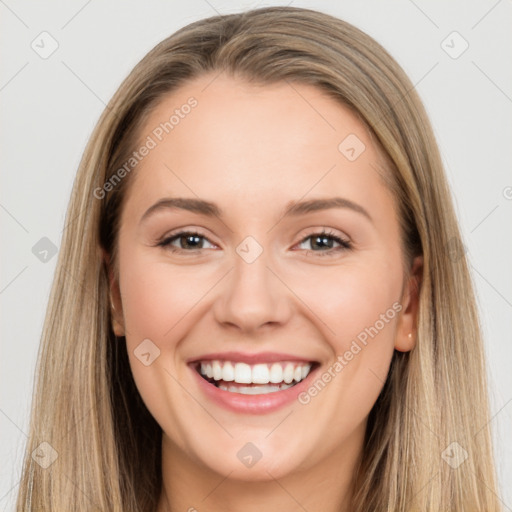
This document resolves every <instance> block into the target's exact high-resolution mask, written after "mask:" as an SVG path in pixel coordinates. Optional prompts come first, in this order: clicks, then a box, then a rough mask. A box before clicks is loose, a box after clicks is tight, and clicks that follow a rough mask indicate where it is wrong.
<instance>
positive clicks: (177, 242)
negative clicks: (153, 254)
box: [157, 231, 216, 252]
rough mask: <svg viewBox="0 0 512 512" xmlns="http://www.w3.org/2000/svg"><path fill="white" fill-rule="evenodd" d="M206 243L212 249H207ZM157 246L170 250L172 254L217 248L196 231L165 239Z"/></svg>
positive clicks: (177, 234) (181, 232)
mask: <svg viewBox="0 0 512 512" xmlns="http://www.w3.org/2000/svg"><path fill="white" fill-rule="evenodd" d="M205 242H206V243H207V244H210V245H211V246H212V247H205ZM157 245H158V246H160V247H165V248H168V249H169V250H170V251H171V252H194V251H197V250H199V249H211V248H216V246H215V245H214V244H212V243H211V242H210V241H209V240H208V239H207V238H206V237H205V236H203V235H202V234H201V233H197V232H195V231H180V232H179V233H175V234H173V235H171V236H168V237H166V238H164V239H163V240H162V241H160V242H159V243H158V244H157Z"/></svg>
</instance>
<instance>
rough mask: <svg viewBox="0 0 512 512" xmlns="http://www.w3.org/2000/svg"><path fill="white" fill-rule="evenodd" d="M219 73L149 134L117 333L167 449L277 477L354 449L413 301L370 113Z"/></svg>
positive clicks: (130, 223)
mask: <svg viewBox="0 0 512 512" xmlns="http://www.w3.org/2000/svg"><path fill="white" fill-rule="evenodd" d="M212 79H213V76H203V77H201V78H199V79H196V80H194V81H193V82H189V83H187V84H186V85H185V86H183V87H182V88H181V89H179V90H177V91H175V92H173V93H172V94H169V95H168V96H166V97H165V98H163V100H162V102H161V103H160V104H159V105H158V106H157V108H155V109H154V110H153V112H152V113H151V116H150V117H149V119H148V120H147V123H146V125H145V127H144V129H143V130H142V132H141V138H140V141H141V146H142V145H143V144H144V145H145V146H146V147H147V148H149V149H148V150H147V151H144V150H139V157H140V161H138V163H137V165H136V168H135V170H134V171H132V172H133V175H132V176H130V177H129V178H125V179H130V180H132V182H131V183H130V187H129V191H128V194H127V196H126V198H125V203H124V207H123V211H122V216H121V224H120V231H119V246H118V248H119V253H118V254H119V259H118V265H119V267H118V269H119V282H118V283H115V282H114V283H113V285H112V291H113V294H114V297H115V301H116V306H117V307H116V310H117V311H118V315H119V316H118V317H117V329H118V330H119V333H118V334H124V335H125V336H126V343H127V348H128V354H129V358H130V365H131V369H132V372H133V376H134V378H135V381H136V384H137V387H138V389H139V392H140V394H141V396H142V398H143V400H144V402H145V403H146V405H147V407H148V409H149V411H150V412H151V414H152V415H153V416H154V418H155V419H156V421H157V422H158V423H159V424H160V426H161V427H162V429H163V435H164V444H166V445H167V446H168V447H169V449H171V450H172V451H173V452H174V453H175V454H179V455H177V456H180V457H182V458H183V460H187V461H188V463H191V464H193V465H196V466H197V467H201V468H208V469H209V470H213V471H215V472H218V473H220V474H222V475H226V474H228V473H230V472H231V476H232V477H233V478H239V479H246V480H258V479H262V480H263V479H267V478H268V472H270V473H271V474H272V475H273V476H274V477H275V478H280V477H283V476H286V475H289V474H293V473H294V472H298V471H304V470H308V469H310V468H313V467H315V466H318V465H321V464H322V465H326V464H328V461H334V460H337V461H338V462H339V460H340V459H343V457H344V455H346V454H347V453H352V452H354V451H357V450H359V449H360V447H361V443H362V439H363V436H364V429H365V425H366V419H367V416H368V413H369V412H370V410H371V408H372V406H373V405H374V403H375V401H376V399H377V397H378V395H379V392H380V391H381V389H382V387H383V383H384V381H385V379H386V375H387V371H388V368H389V364H390V361H391V358H392V355H393V351H394V350H395V349H397V350H402V351H406V350H410V349H411V348H412V344H413V339H411V338H410V337H408V334H409V333H410V332H411V331H412V330H413V328H414V315H415V297H414V294H413V293H412V292H411V290H412V286H411V285H410V282H409V280H408V279H407V278H405V277H404V275H405V274H404V271H405V273H406V272H407V270H408V268H406V267H405V266H404V265H405V263H404V261H403V258H402V250H401V247H402V246H401V238H400V231H399V222H398V218H397V213H396V210H397V209H396V204H395V201H394V198H393V196H392V194H391V193H390V191H389V189H388V188H387V187H386V185H385V183H384V180H383V179H382V173H383V172H386V171H385V170H383V165H382V161H381V158H380V156H379V153H378V151H377V149H376V148H375V146H374V143H373V142H372V139H371V137H370V135H369V134H368V131H367V129H366V128H365V127H364V125H363V124H362V123H361V122H360V121H359V120H358V119H357V118H356V117H355V116H354V115H353V114H352V113H351V112H350V111H349V110H348V109H347V108H345V107H344V106H342V105H340V104H338V103H337V102H335V101H334V100H333V99H331V98H329V97H328V96H326V95H325V94H324V93H323V92H322V91H321V90H319V89H317V88H315V87H313V86H308V85H298V84H294V85H293V88H292V87H291V86H290V85H288V84H286V83H280V84H276V85H266V86H256V85H250V84H248V83H246V82H244V81H243V80H241V79H234V78H229V77H227V76H223V75H221V76H218V77H217V78H216V79H215V80H213V81H212ZM186 105H188V107H186ZM173 115H174V118H171V116H173ZM166 122H167V125H166V124H165V123H166ZM143 153H144V154H143ZM201 372H202V373H203V374H205V375H204V376H202V375H201ZM248 443H250V444H248ZM259 457H261V458H259ZM258 458H259V460H257V459H258ZM254 460H257V463H256V464H254Z"/></svg>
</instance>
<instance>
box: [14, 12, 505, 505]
mask: <svg viewBox="0 0 512 512" xmlns="http://www.w3.org/2000/svg"><path fill="white" fill-rule="evenodd" d="M221 71H225V72H227V73H231V74H233V75H236V76H240V77H243V78H245V79H247V80H250V81H253V82H257V83H261V84H266V83H272V82H279V81H288V82H299V83H307V84H312V85H315V86H317V87H319V88H321V89H322V90H324V91H325V92H327V93H328V94H329V95H330V96H331V97H332V98H335V99H336V100H337V101H339V102H341V103H343V104H344V105H346V106H348V107H350V108H351V109H352V110H353V111H355V112H356V113H357V114H358V116H359V117H360V119H361V120H362V122H364V123H365V124H366V125H367V126H368V128H369V130H370V132H371V133H372V134H373V136H374V138H375V140H376V143H377V144H378V145H379V146H380V149H381V151H382V153H383V154H384V156H385V157H386V159H387V161H388V167H389V170H390V175H391V176H392V179H391V182H390V186H391V188H392V190H393V192H394V195H395V197H396V202H397V205H398V208H399V211H400V219H401V228H402V235H403V243H404V249H405V254H406V256H407V257H408V258H409V260H408V261H410V258H412V257H413V256H414V255H417V254H422V255H423V258H424V269H423V279H422V284H421V291H420V305H419V319H418V326H417V345H416V347H415V348H414V349H413V350H412V351H411V352H409V353H401V352H395V354H394V356H393V360H392V363H391V368H390V372H389V375H388V378H387V381H386V383H385V385H384V388H383V390H382V393H381V394H380V396H379V398H378V400H377V402H376V404H375V406H374V407H373V409H372V411H371V413H370V417H369V419H368V426H367V432H366V440H365V445H364V449H363V454H362V463H361V465H360V467H359V468H358V472H357V474H356V475H355V477H354V482H355V489H354V500H353V504H352V508H351V510H352V511H360V512H363V511H365V512H368V511H373V510H377V511H390V512H391V511H393V512H397V511H400V512H405V511H412V510H415V511H416V510H417V511H422V512H426V511H432V512H439V511H445V510H450V511H456V512H463V511H464V512H467V511H471V510H482V511H483V510H485V511H486V512H493V511H498V510H500V506H499V500H498V498H497V497H496V493H497V484H496V477H495V469H494V463H493V457H492V446H491V436H490V432H489V411H488V397H487V382H486V375H485V364H484V353H483V346H482V340H481V334H480V328H479V323H478V317H477V312H476V306H475V300H474V293H473V289H472V284H471V280H470V277H469V272H468V265H467V262H466V259H465V255H464V251H463V250H461V247H462V246H461V243H460V234H459V228H458V225H457V221H456V217H455V214H454V210H453V207H452V200H451V197H450V192H449V189H448V186H447V182H446V178H445V176H444V171H443V167H442V163H441V159H440V155H439V152H438V149H437V145H436V141H435V138H434V135H433V133H432V129H431V127H430V123H429V121H428V119H427V116H426V114H425V111H424V108H423V106H422V103H421V101H420V99H419V97H418V96H417V94H416V92H415V90H414V87H413V85H412V84H411V82H410V81H409V79H408V78H407V76H406V75H405V74H404V72H403V70H402V69H401V68H400V66H399V65H398V64H397V63H396V62H395V61H394V60H393V59H392V58H391V57H390V56H389V54H388V53H387V52H386V51H385V50H384V49H383V48H382V47H381V46H380V45H379V44H377V43H376V42H375V41H374V40H373V39H372V38H371V37H369V36H368V35H366V34H364V33H363V32H361V31H360V30H358V29H356V28H355V27H353V26H351V25H350V24H348V23H346V22H344V21H341V20H339V19H336V18H334V17H331V16H328V15H326V14H323V13H319V12H316V11H312V10H307V9H300V8H292V7H271V8H262V9H256V10H252V11H248V12H244V13H240V14H232V15H227V16H216V17H212V18H209V19H205V20H201V21H198V22H195V23H192V24H190V25H188V26H186V27H184V28H182V29H180V30H179V31H178V32H176V33H175V34H174V35H172V36H171V37H169V38H167V39H165V40H164V41H163V42H161V43H160V44H158V45H157V46H156V47H155V48H154V49H153V50H152V51H151V52H149V53H148V55H147V56H146V57H145V58H144V59H143V60H142V61H141V62H140V63H139V64H138V65H137V66H136V67H135V68H134V70H133V71H132V72H131V73H130V75H129V76H128V77H127V78H126V79H125V81H124V82H123V83H122V85H121V86H120V88H119V89H118V91H117V92H116V94H115V95H114V97H113V98H112V100H111V101H110V103H109V104H108V106H107V108H106V109H105V111H104V112H103V114H102V116H101V118H100V120H99V122H98V124H97V126H96V128H95V130H94V132H93V134H92V136H91V139H90V141H89V143H88V145H87V148H86V150H85V153H84V156H83V159H82V161H81V163H80V167H79V169H78V173H77V177H76V180H75V184H74V188H73V192H72V197H71V200H70V204H69V208H68V212H67V217H66V229H65V233H64V236H63V240H62V245H61V249H60V254H59V260H58V264H57V270H56V273H55V278H54V283H53V288H52V292H51V297H50V301H49V307H48V311H47V315H46V321H45V325H44V331H43V335H42V341H41V346H40V352H39V357H38V365H37V374H36V381H35V393H34V399H33V405H32V412H31V423H30V435H29V439H28V443H27V452H26V457H25V461H24V466H23V475H22V480H21V484H20V490H19V495H18V501H17V511H18V512H22V511H23V512H26V511H42V510H44V511H55V512H62V511H64V510H65V511H67V512H74V511H80V512H84V511H86V510H92V509H96V508H97V509H99V510H105V511H106V510H108V511H120V512H130V511H144V512H154V510H155V508H156V505H157V502H158V498H159V495H160V491H161V485H162V482H161V478H162V475H161V460H160V457H161V453H160V450H161V429H160V427H159V426H158V424H157V423H156V421H155V420H154V418H153V417H152V416H151V415H150V414H149V412H148V410H147V409H146V407H145V405H144V403H143V402H142V399H141V397H140V395H139V393H138V391H137V389H136V386H135V383H134V380H133V377H132V375H131V371H130V367H129V364H128V356H127V353H126V344H125V343H124V340H123V339H122V338H116V336H115V335H114V333H113V331H112V327H111V321H112V318H111V311H110V306H109V277H108V272H107V268H106V265H105V262H104V258H103V254H102V249H103V250H105V251H106V252H107V253H108V254H110V255H112V258H113V260H114V261H115V259H116V251H115V250H116V240H117V232H118V227H119V226H118V221H119V216H120V212H121V208H122V205H123V197H124V196H125V193H126V187H127V186H128V184H129V183H130V181H131V180H132V177H131V176H127V177H126V178H124V179H123V180H122V181H121V182H120V183H119V184H117V185H116V186H115V187H110V188H111V190H108V192H105V193H104V194H103V195H104V197H101V198H100V199H98V197H97V196H98V193H95V191H97V190H106V188H104V184H105V183H106V182H107V181H108V180H109V179H110V178H111V177H112V176H113V174H114V173H115V172H116V170H118V169H119V166H120V165H121V164H122V162H124V161H126V159H127V157H128V156H129V155H130V154H131V152H133V150H134V149H135V147H136V143H137V138H138V137H140V129H141V126H142V124H143V122H144V120H145V119H146V118H147V115H148V113H149V111H150V109H152V108H154V107H155V105H156V104H157V103H158V102H159V101H160V100H161V99H162V97H163V96H164V95H165V94H167V93H169V92H170V91H172V90H174V89H176V88H177V87H178V86H181V85H183V84H185V83H186V82H187V80H190V79H192V78H195V77H197V76H199V75H201V74H204V73H207V72H221ZM44 442H46V443H49V445H50V446H51V449H50V447H49V446H48V445H43V446H40V445H41V443H44ZM452 443H457V444H452ZM38 447H39V448H38ZM36 449H39V450H43V452H44V453H46V454H47V455H46V457H47V459H48V457H50V459H51V454H53V455H55V454H56V455H57V458H56V460H55V461H54V462H53V464H51V465H50V466H49V467H47V468H44V467H42V466H41V465H40V464H38V463H37V462H36V459H37V457H33V456H32V454H33V452H34V450H36ZM45 450H46V451H45ZM51 450H54V452H53V451H51ZM48 454H50V455H48ZM454 456H455V458H456V459H457V460H458V461H459V462H460V461H462V460H463V462H462V463H461V464H460V465H458V467H455V466H456V465H455V464H452V463H450V462H451V460H453V458H454ZM466 456H467V458H466ZM464 459H465V460H464Z"/></svg>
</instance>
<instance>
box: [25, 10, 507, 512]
mask: <svg viewBox="0 0 512 512" xmlns="http://www.w3.org/2000/svg"><path fill="white" fill-rule="evenodd" d="M67 222H69V223H70V224H69V227H68V228H67V230H66V233H65V236H64V239H63V243H62V248H61V253H60V257H59V258H60V259H59V263H58V268H57V273H56V277H55V283H54V287H53V291H52V296H51V299H50V306H49V309H48V313H47V321H46V325H45V328H44V335H43V340H42V348H41V353H40V360H39V374H38V382H37V391H36V395H35V399H34V405H33V411H32V426H31V432H30V439H29V443H28V451H27V453H28V455H27V457H26V461H25V465H24V473H23V479H22V483H21V486H20V493H19V498H18V510H19V511H22V510H23V511H26V510H55V511H57V510H70V511H71V510H73V511H74V510H76V511H83V510H93V509H94V510H95V509H98V510H116V511H117V510H119V511H139V510H140V511H142V510H144V511H157V512H164V511H174V510H191V511H192V510H199V511H201V510H209V511H215V510H245V511H252V510H261V509H262V508H265V509H268V510H287V511H292V510H310V511H312V510H322V511H369V510H377V511H381V510H388V511H404V512H405V511H410V510H418V511H436V512H437V511H439V510H451V511H468V510H485V511H497V510H499V504H498V503H499V502H498V499H497V498H496V494H495V493H496V483H495V475H494V467H493V461H492V448H491V442H490V434H489V430H488V420H489V413H488V405H487V394H486V393H487V392H486V380H485V373H484V363H483V350H482V342H481V338H480V334H479V326H478V320H477V315H476V309H475V301H474V297H473V291H472V286H471V282H470V279H469V273H468V268H467V264H466V261H465V257H464V253H463V251H461V250H460V242H459V236H460V235H459V230H458V227H457V223H456V220H455V215H454V212H453V208H452V203H451V199H450V195H449V190H448V187H447V184H446V180H445V177H444V173H443V169H442V165H441V160H440V157H439V153H438V150H437V147H436V143H435V140H434V137H433V134H432V130H431V128H430V125H429V122H428V120H427V118H426V115H425V112H424V110H423V107H422V105H421V102H420V100H419V98H418V97H417V95H416V93H415V92H414V89H413V86H412V84H411V83H410V81H409V80H408V78H407V77H406V76H405V75H404V72H403V71H402V70H401V69H400V67H399V66H398V64H397V63H396V62H395V61H394V60H393V59H392V58H391V57H390V56H389V55H388V54H387V53H386V52H385V50H384V49H382V48H381V47H380V46H379V45H378V44H377V43H376V42H375V41H373V40H372V39H371V38H370V37H369V36H367V35H365V34H363V33H362V32H361V31H359V30H358V29H356V28H354V27H352V26H351V25H349V24H347V23H345V22H343V21H340V20H337V19H335V18H332V17H330V16H328V15H325V14H321V13H318V12H315V11H310V10H305V9H298V8H290V7H288V8H286V7H278V8H264V9H258V10H254V11H250V12H246V13H242V14H236V15H229V16H222V17H214V18H210V19H206V20H202V21H199V22H196V23H193V24H191V25H189V26H187V27H185V28H183V29H181V30H179V31H178V32H177V33H176V34H174V35H173V36H171V37H169V38H168V39H166V40H165V41H163V42H162V43H160V44H159V45H157V46H156V47H155V48H154V49H153V50H152V51H151V52H150V53H149V54H148V55H147V56H146V57H145V58H144V59H143V60H142V61H141V62H140V63H139V64H138V65H137V66H136V67H135V69H134V70H133V72H132V73H131V74H130V75H129V76H128V78H127V79H126V80H125V81H124V83H123V84H122V85H121V87H120V88H119V90H118V91H117V93H116V94H115V96H114V97H113V99H112V100H111V102H110V103H109V105H108V108H107V109H106V110H105V112H104V114H103V116H102V117H101V119H100V121H99V123H98V126H97V127H96V129H95V132H94V133H93V136H92V137H91V140H90V142H89V144H88V146H87V149H86V151H85V155H84V157H83V160H82V163H81V165H80V169H79V171H78V175H77V179H76V183H75V187H74V191H73V194H72V198H71V203H70V207H69V211H68V220H67ZM460 297H464V301H463V302H461V300H460ZM38 459H39V460H38ZM41 461H43V462H41Z"/></svg>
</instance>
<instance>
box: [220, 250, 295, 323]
mask: <svg viewBox="0 0 512 512" xmlns="http://www.w3.org/2000/svg"><path fill="white" fill-rule="evenodd" d="M269 267H270V268H269ZM274 267H276V265H273V264H272V262H271V261H270V258H268V257H267V253H266V251H263V253H262V254H261V255H260V256H259V257H258V258H257V259H256V260H255V261H253V262H252V263H248V262H247V261H245V260H244V259H243V258H242V257H239V256H238V255H237V254H235V258H234V268H233V270H232V271H231V272H229V274H228V275H227V276H226V278H225V279H224V280H223V281H224V285H223V287H222V289H221V290H219V295H218V296H217V298H216V301H215V304H214V306H213V313H214V316H215V318H216V320H217V321H218V322H219V323H220V324H223V325H224V326H228V327H231V328H236V329H238V330H239V331H240V332H254V331H258V330H260V329H262V328H264V327H270V326H273V327H276V326H277V325H281V324H285V323H286V322H287V320H288V319H289V317H290V315H291V311H292V300H291V292H290V291H289V290H288V288H287V287H286V285H285V284H283V281H282V280H281V279H280V278H279V277H278V274H279V272H278V271H276V269H275V268H274Z"/></svg>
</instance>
